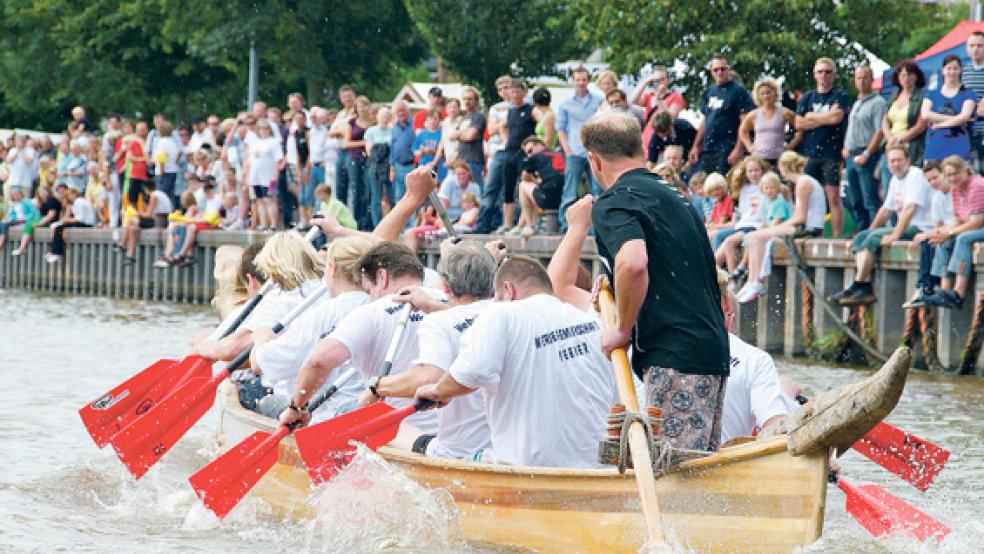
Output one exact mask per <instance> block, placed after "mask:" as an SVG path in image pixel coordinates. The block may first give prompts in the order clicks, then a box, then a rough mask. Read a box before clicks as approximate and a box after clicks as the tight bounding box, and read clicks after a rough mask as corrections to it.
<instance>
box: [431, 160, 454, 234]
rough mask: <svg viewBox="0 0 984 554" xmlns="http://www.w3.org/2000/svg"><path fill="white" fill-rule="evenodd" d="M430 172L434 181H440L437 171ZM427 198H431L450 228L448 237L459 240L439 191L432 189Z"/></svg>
mask: <svg viewBox="0 0 984 554" xmlns="http://www.w3.org/2000/svg"><path fill="white" fill-rule="evenodd" d="M430 174H431V178H432V179H434V181H436V182H438V183H440V181H438V179H437V171H434V170H433V169H432V170H431V172H430ZM427 198H428V199H430V203H431V205H432V206H434V211H436V212H437V216H438V217H440V218H441V221H442V222H443V223H444V228H445V229H447V230H448V237H450V238H451V239H452V240H457V239H458V233H456V232H455V230H454V225H452V224H451V218H450V217H448V211H447V210H445V209H444V204H442V203H441V199H440V198H439V197H438V196H437V192H435V191H434V190H431V191H430V194H428V195H427Z"/></svg>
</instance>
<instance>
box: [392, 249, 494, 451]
mask: <svg viewBox="0 0 984 554" xmlns="http://www.w3.org/2000/svg"><path fill="white" fill-rule="evenodd" d="M437 269H438V272H439V273H440V274H441V275H442V276H443V278H444V285H443V286H444V293H445V294H446V295H447V297H448V300H449V305H450V307H448V305H445V304H442V303H440V302H436V301H435V300H433V299H432V298H431V297H430V296H429V295H427V294H421V293H420V292H419V290H414V291H413V293H412V294H411V295H409V296H401V299H402V298H406V299H408V300H409V301H410V302H411V303H413V305H414V307H415V308H417V309H420V310H421V311H424V312H427V313H428V315H427V317H425V318H424V320H423V321H422V322H421V324H420V331H418V336H419V337H420V354H419V355H418V356H417V358H416V359H414V361H413V362H412V363H411V367H410V369H409V370H408V371H404V372H403V373H400V374H399V375H393V376H389V377H382V378H380V379H379V380H378V381H377V383H376V392H377V393H378V394H379V396H380V397H382V398H389V397H406V398H412V397H413V396H414V393H415V392H416V391H417V389H418V388H420V387H422V386H424V385H426V384H429V383H436V382H437V381H438V380H439V379H440V378H441V377H443V376H444V375H445V373H446V372H447V371H448V369H450V368H451V364H452V362H454V360H455V358H457V357H458V353H459V350H460V343H461V337H462V335H463V334H464V333H465V331H467V330H468V329H469V328H470V327H471V326H472V324H473V323H474V322H475V320H476V318H477V317H479V314H481V313H482V312H483V311H484V310H485V308H487V307H488V306H489V305H490V304H491V303H492V280H493V278H494V277H495V271H496V264H495V260H493V259H492V255H491V254H490V253H489V252H488V251H487V250H485V249H484V248H483V247H482V246H480V245H479V244H478V243H474V242H471V243H461V244H459V245H457V246H451V247H450V248H449V250H448V251H447V252H446V253H442V256H441V261H440V263H439V264H438V268H437ZM489 446H491V437H490V433H489V426H488V423H487V422H486V420H485V400H484V398H483V396H482V393H481V392H480V391H476V392H473V393H471V394H466V395H464V396H462V397H461V398H457V399H455V400H454V402H451V403H450V404H449V405H448V406H447V407H446V408H444V409H443V410H439V411H438V431H437V434H436V435H434V434H421V435H420V436H418V437H416V438H415V440H414V442H413V446H412V448H411V450H412V451H413V452H416V453H418V454H424V455H427V456H436V457H441V458H459V459H469V458H471V456H472V455H474V454H475V453H476V452H479V451H481V450H483V449H485V448H488V447H489Z"/></svg>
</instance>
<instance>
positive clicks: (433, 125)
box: [410, 108, 447, 182]
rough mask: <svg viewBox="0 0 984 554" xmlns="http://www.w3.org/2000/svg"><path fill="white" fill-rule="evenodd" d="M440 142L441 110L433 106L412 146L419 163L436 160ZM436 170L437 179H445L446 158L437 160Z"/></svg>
mask: <svg viewBox="0 0 984 554" xmlns="http://www.w3.org/2000/svg"><path fill="white" fill-rule="evenodd" d="M440 143H441V110H439V109H437V108H431V109H429V110H427V120H426V121H425V122H424V128H423V129H421V131H420V132H419V133H417V138H415V139H413V145H411V147H410V148H411V149H412V150H413V154H414V156H417V158H418V160H419V165H422V166H423V165H428V164H430V163H431V162H433V161H434V157H435V156H436V155H437V147H438V145H439V144H440ZM434 171H436V172H437V181H438V182H441V181H443V180H444V177H445V174H446V173H447V171H446V170H445V169H444V160H438V161H437V164H436V165H435V166H434Z"/></svg>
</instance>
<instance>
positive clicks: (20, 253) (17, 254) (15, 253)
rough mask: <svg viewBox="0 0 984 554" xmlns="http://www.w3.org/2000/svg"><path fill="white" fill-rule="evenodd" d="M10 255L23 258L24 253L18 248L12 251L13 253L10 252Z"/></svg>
mask: <svg viewBox="0 0 984 554" xmlns="http://www.w3.org/2000/svg"><path fill="white" fill-rule="evenodd" d="M10 255H11V256H13V257H15V258H16V257H17V256H23V255H24V251H23V250H21V249H20V248H18V249H17V250H14V251H13V252H11V253H10Z"/></svg>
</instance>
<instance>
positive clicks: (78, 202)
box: [45, 187, 96, 264]
mask: <svg viewBox="0 0 984 554" xmlns="http://www.w3.org/2000/svg"><path fill="white" fill-rule="evenodd" d="M95 225H96V210H95V209H94V208H93V207H92V203H91V202H89V200H88V199H87V198H86V197H85V196H82V192H81V191H80V190H79V189H77V188H75V187H68V189H67V190H66V191H65V211H64V213H63V214H62V217H61V219H60V220H59V221H57V222H55V223H53V224H52V225H51V252H50V253H49V254H48V255H47V256H46V257H45V261H46V262H48V263H49V264H53V263H57V262H60V261H61V259H62V258H63V257H65V229H70V228H72V227H94V226H95Z"/></svg>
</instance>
